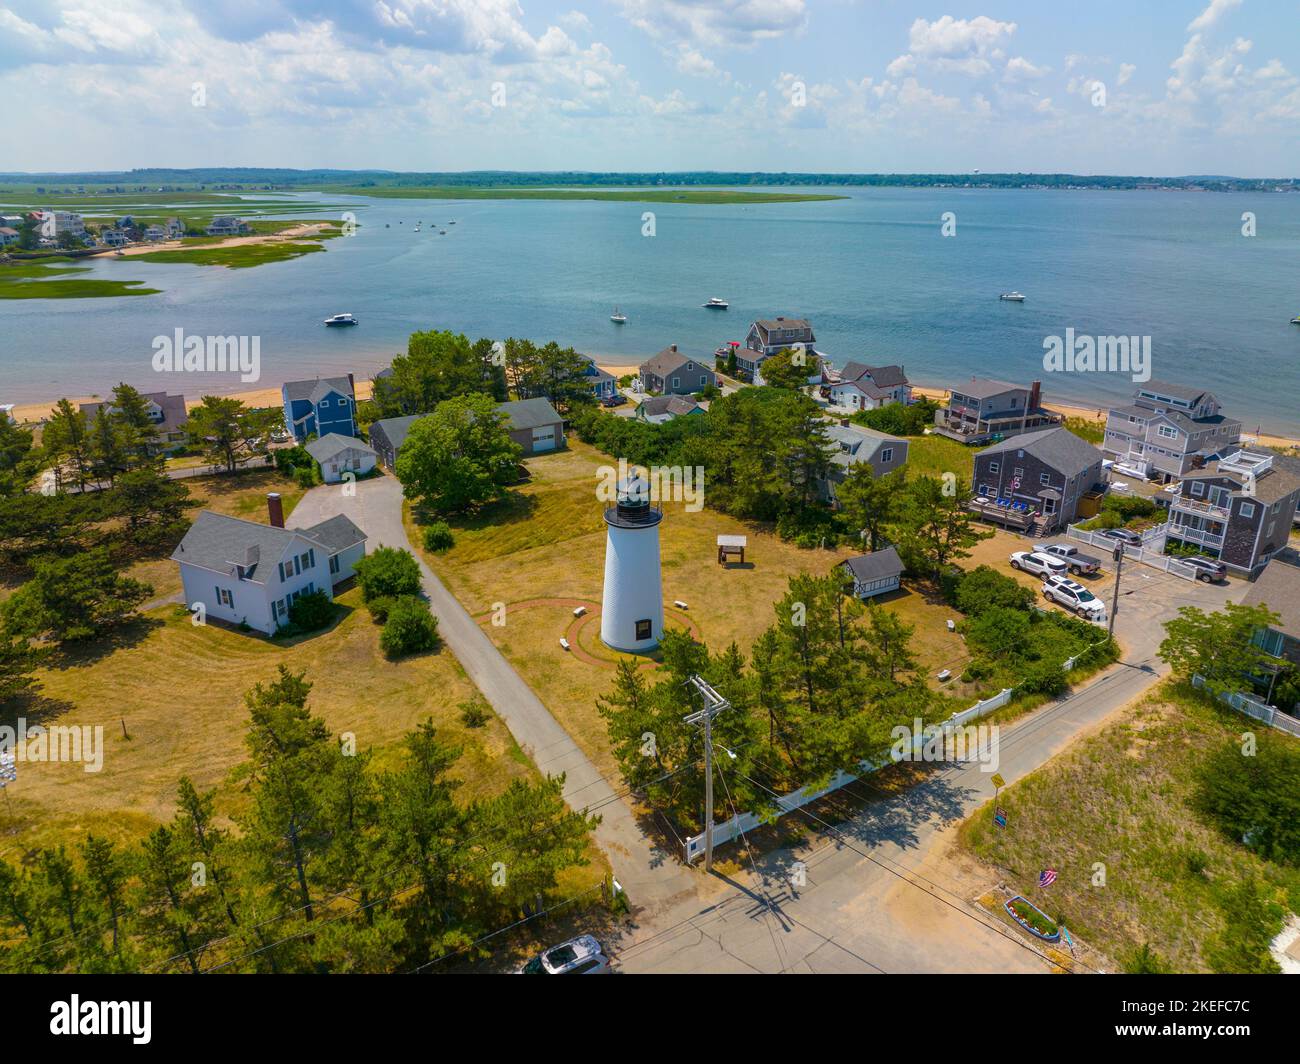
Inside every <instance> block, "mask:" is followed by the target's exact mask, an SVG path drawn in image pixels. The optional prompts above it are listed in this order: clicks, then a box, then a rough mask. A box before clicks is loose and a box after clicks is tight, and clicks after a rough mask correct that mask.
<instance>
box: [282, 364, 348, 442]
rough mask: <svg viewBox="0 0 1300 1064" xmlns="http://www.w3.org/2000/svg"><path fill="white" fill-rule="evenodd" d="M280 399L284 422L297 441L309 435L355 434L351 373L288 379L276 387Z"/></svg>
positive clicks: (303, 440)
mask: <svg viewBox="0 0 1300 1064" xmlns="http://www.w3.org/2000/svg"><path fill="white" fill-rule="evenodd" d="M280 395H281V398H282V399H283V401H284V424H285V427H286V428H287V429H288V430H289V431H290V432H292V433H293V438H294V439H295V440H297V441H298V442H299V443H305V442H306V441H307V439H308V437H310V436H328V435H329V434H330V433H331V432H337V433H338V434H339V435H340V436H355V435H356V434H357V420H356V412H357V401H356V388H355V387H354V385H353V382H352V374H351V373H349V374H348V375H347V376H346V377H317V378H316V379H315V380H310V381H289V382H287V383H286V384H284V385H283V386H282V387H281V389H280Z"/></svg>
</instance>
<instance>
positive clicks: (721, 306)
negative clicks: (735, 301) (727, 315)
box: [700, 296, 730, 310]
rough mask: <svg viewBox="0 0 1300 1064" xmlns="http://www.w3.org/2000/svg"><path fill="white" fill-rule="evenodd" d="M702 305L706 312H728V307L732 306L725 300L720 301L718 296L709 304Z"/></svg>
mask: <svg viewBox="0 0 1300 1064" xmlns="http://www.w3.org/2000/svg"><path fill="white" fill-rule="evenodd" d="M700 305H701V306H702V307H704V309H705V310H726V309H727V307H728V306H730V304H729V303H728V302H727V301H726V300H725V299H719V298H718V297H717V296H714V297H713V298H712V299H710V300H709V301H708V302H707V303H701V304H700Z"/></svg>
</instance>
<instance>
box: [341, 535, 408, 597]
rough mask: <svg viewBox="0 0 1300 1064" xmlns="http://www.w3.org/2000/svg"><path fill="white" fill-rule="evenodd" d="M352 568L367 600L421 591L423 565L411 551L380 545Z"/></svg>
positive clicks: (362, 594)
mask: <svg viewBox="0 0 1300 1064" xmlns="http://www.w3.org/2000/svg"><path fill="white" fill-rule="evenodd" d="M353 570H354V571H355V572H356V574H357V583H359V584H360V585H361V597H362V599H363V600H364V601H366V602H369V601H370V600H371V599H375V598H395V597H397V596H398V595H418V594H419V593H420V565H419V563H418V562H417V561H416V560H415V556H414V555H412V554H411V552H410V551H406V550H401V549H399V548H397V547H380V548H378V549H377V550H374V551H371V552H370V553H369V554H367V555H366V556H365V557H364V558H362V559H361V560H360V561H359V562H357V563H356V565H354V566H353Z"/></svg>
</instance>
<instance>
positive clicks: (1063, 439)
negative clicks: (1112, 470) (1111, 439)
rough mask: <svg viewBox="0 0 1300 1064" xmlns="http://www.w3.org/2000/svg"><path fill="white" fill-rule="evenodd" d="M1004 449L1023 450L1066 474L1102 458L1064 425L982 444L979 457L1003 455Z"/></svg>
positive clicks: (1079, 470) (1077, 470)
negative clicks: (989, 444) (987, 445)
mask: <svg viewBox="0 0 1300 1064" xmlns="http://www.w3.org/2000/svg"><path fill="white" fill-rule="evenodd" d="M1008 451H1024V452H1025V453H1026V454H1031V455H1033V456H1034V457H1035V458H1037V459H1038V460H1039V461H1040V462H1042V463H1043V464H1044V465H1048V466H1051V467H1052V468H1053V469H1055V470H1056V471H1057V472H1058V473H1064V474H1065V475H1066V476H1067V477H1072V476H1076V475H1077V474H1079V473H1082V472H1083V471H1084V470H1085V469H1087V468H1089V467H1090V466H1093V465H1096V464H1097V463H1098V462H1100V461H1101V460H1102V454H1101V451H1099V450H1097V448H1096V447H1094V446H1093V445H1092V444H1090V443H1089V442H1088V441H1087V440H1082V439H1080V438H1079V437H1078V436H1076V435H1075V434H1074V433H1073V432H1071V431H1070V430H1069V429H1066V428H1061V427H1059V426H1058V427H1057V428H1053V429H1045V430H1044V431H1042V432H1026V433H1021V434H1020V435H1017V436H1010V437H1008V438H1007V439H1005V440H1003V441H1002V442H1001V443H995V444H994V445H993V446H992V447H986V448H984V450H982V451H980V452H979V457H980V458H983V457H984V456H985V455H987V454H1005V453H1006V452H1008Z"/></svg>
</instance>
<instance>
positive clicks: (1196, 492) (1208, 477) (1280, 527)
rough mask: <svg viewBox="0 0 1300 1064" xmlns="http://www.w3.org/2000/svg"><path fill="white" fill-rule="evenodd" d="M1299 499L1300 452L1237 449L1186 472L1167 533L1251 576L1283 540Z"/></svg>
mask: <svg viewBox="0 0 1300 1064" xmlns="http://www.w3.org/2000/svg"><path fill="white" fill-rule="evenodd" d="M1297 504H1300V458H1290V457H1286V456H1284V455H1278V454H1273V453H1272V452H1271V451H1247V450H1239V451H1236V452H1235V453H1233V454H1230V455H1227V456H1226V457H1224V458H1220V459H1214V460H1211V461H1209V462H1206V463H1205V464H1204V465H1203V466H1201V467H1200V468H1198V469H1195V470H1192V471H1191V472H1189V473H1187V474H1185V475H1184V477H1183V479H1182V481H1181V482H1180V483H1179V485H1178V491H1177V493H1176V494H1174V495H1173V496H1172V498H1171V499H1170V503H1169V522H1168V524H1167V525H1166V526H1165V533H1166V538H1167V540H1172V541H1175V542H1179V543H1184V544H1187V545H1188V546H1193V547H1196V548H1198V549H1199V550H1201V551H1202V552H1204V553H1205V554H1209V555H1212V556H1214V557H1216V558H1218V559H1219V560H1220V561H1221V562H1223V564H1224V565H1226V566H1227V567H1228V568H1229V569H1232V570H1234V571H1235V572H1237V573H1240V574H1242V575H1244V576H1253V575H1254V574H1256V573H1258V572H1259V570H1260V569H1262V568H1263V567H1264V566H1265V565H1267V564H1268V560H1269V558H1271V557H1272V556H1273V555H1274V554H1276V553H1277V552H1278V551H1279V550H1281V549H1282V548H1284V547H1285V546H1286V545H1287V540H1288V539H1289V537H1290V535H1291V522H1292V521H1293V519H1294V518H1295V512H1296V506H1297Z"/></svg>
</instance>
